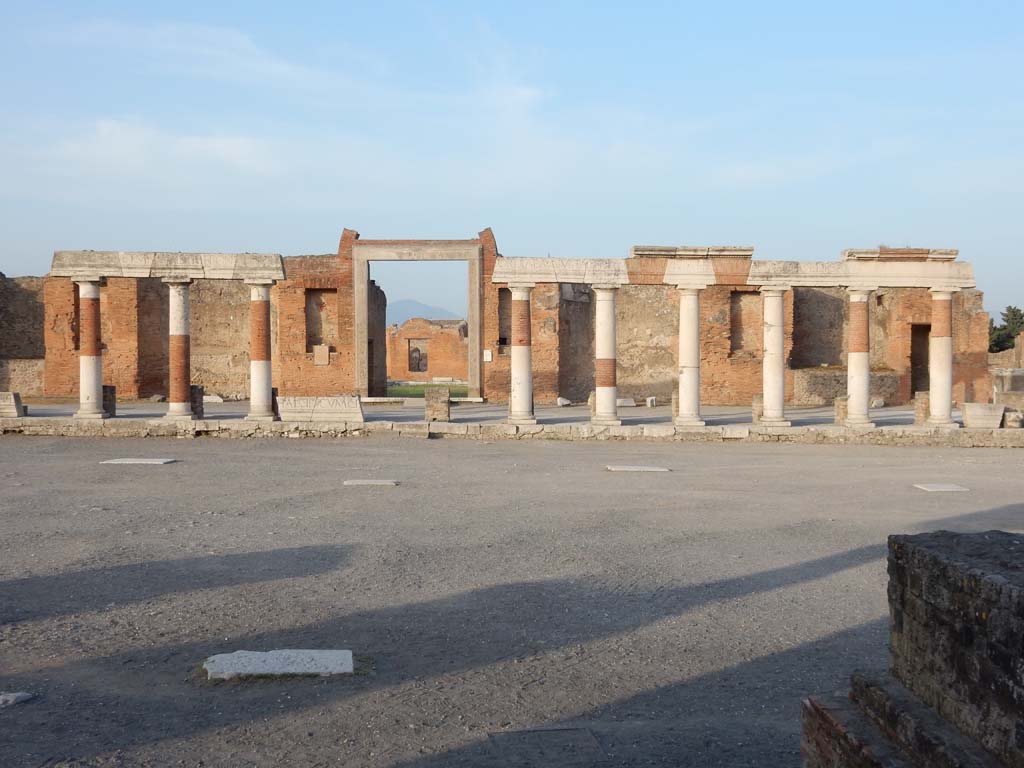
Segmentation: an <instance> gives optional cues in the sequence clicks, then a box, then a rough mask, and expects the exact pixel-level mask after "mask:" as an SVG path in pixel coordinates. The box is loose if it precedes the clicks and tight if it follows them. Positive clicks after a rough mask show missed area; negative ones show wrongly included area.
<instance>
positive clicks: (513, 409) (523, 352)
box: [508, 283, 537, 424]
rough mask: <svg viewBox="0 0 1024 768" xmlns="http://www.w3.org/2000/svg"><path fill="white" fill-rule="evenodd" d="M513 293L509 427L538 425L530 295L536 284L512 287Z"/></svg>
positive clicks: (510, 286)
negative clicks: (535, 402)
mask: <svg viewBox="0 0 1024 768" xmlns="http://www.w3.org/2000/svg"><path fill="white" fill-rule="evenodd" d="M509 288H510V289H511V290H512V301H511V305H512V307H511V308H512V328H511V332H512V338H511V342H512V344H511V347H512V348H511V350H510V352H511V357H512V360H511V392H510V393H509V399H508V421H509V423H510V424H536V423H537V420H536V419H535V418H534V416H533V369H532V368H533V359H532V358H533V353H532V348H531V346H530V293H531V291H532V290H533V283H522V284H519V285H514V284H513V285H509Z"/></svg>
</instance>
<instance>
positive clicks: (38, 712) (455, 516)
mask: <svg viewBox="0 0 1024 768" xmlns="http://www.w3.org/2000/svg"><path fill="white" fill-rule="evenodd" d="M132 456H135V457H143V456H144V457H172V458H177V459H179V463H176V464H171V465H166V466H154V465H139V466H123V465H122V466H119V465H100V464H99V462H100V461H101V460H103V459H109V458H118V457H132ZM607 464H653V465H659V466H664V467H668V468H670V469H671V470H672V472H667V473H664V472H662V473H642V474H640V473H635V474H634V473H630V474H626V473H611V472H607V471H605V470H604V467H605V465H607ZM1022 464H1024V453H1021V452H1014V451H995V450H992V451H990V450H977V449H976V450H965V451H955V450H946V449H906V448H904V449H896V448H870V447H853V446H828V447H819V446H799V445H794V446H788V445H730V444H725V445H717V444H716V445H702V444H692V445H686V444H683V445H678V444H650V445H646V444H637V443H629V444H624V443H598V444H594V443H546V442H530V443H515V442H501V443H495V444H489V443H480V442H476V441H474V442H467V441H456V440H453V441H442V440H438V441H421V440H408V439H400V438H388V437H385V436H381V437H375V438H366V439H360V440H352V439H349V440H342V441H336V442H332V441H299V440H280V441H269V440H258V441H220V440H216V441H215V440H160V439H147V440H139V441H129V440H113V439H101V440H87V439H64V440H62V439H50V438H25V437H15V436H8V437H4V438H0V491H2V492H0V534H2V535H0V690H3V691H28V692H30V693H33V694H35V696H36V698H35V699H34V700H32V701H30V702H27V703H23V704H18V705H16V706H14V707H11V708H9V709H5V710H3V711H0V765H3V766H5V768H6V767H10V768H15V767H17V766H50V767H53V766H164V765H170V766H178V765H184V766H199V765H203V766H248V765H258V766H328V765H345V766H403V767H408V768H411V767H412V766H415V767H416V768H434V767H436V766H449V765H467V766H469V765H472V766H669V765H671V766H701V767H704V766H773V767H774V766H784V767H785V766H792V767H793V768H795V767H796V766H799V765H800V757H799V702H800V699H801V698H802V697H803V696H805V695H807V694H808V693H812V692H816V691H822V690H826V691H827V690H835V689H839V688H841V687H844V685H845V679H846V677H847V676H848V674H849V672H850V671H851V670H852V669H854V668H856V667H882V666H884V665H885V664H886V653H887V651H886V634H887V618H886V616H887V613H886V601H885V583H886V575H885V547H884V545H885V539H886V536H887V535H888V534H890V533H896V532H913V531H922V530H932V529H936V528H948V529H955V530H988V529H991V528H1002V529H1007V530H1017V531H1020V530H1024V503H1022V499H1024V493H1022V491H1024V479H1022V478H1024V473H1022V468H1024V467H1022ZM364 478H375V479H396V480H399V481H401V485H399V486H397V487H386V486H344V485H343V483H344V481H345V480H348V479H364ZM927 482H953V483H960V484H962V485H965V486H967V487H968V488H970V489H971V492H970V493H949V494H928V493H924V492H922V491H919V490H916V489H914V488H913V487H912V486H913V484H914V483H927ZM274 648H345V649H351V650H352V651H353V652H354V653H355V654H356V668H357V669H356V671H357V674H356V675H354V676H352V677H348V678H344V679H342V678H335V679H309V678H302V679H293V680H287V681H282V680H255V681H247V682H241V683H238V682H235V683H221V684H211V683H208V682H205V681H204V680H203V679H202V676H201V675H200V674H199V673H198V671H197V666H198V665H199V664H200V663H201V662H202V660H203V659H204V658H205V657H207V656H209V655H212V654H215V653H225V652H230V651H234V650H239V649H246V650H271V649H274Z"/></svg>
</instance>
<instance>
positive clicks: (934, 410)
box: [928, 289, 958, 427]
mask: <svg viewBox="0 0 1024 768" xmlns="http://www.w3.org/2000/svg"><path fill="white" fill-rule="evenodd" d="M928 381H929V389H930V392H929V398H928V399H929V408H930V410H931V412H930V418H929V419H928V424H929V425H931V426H933V427H955V426H958V425H957V424H956V422H955V421H953V293H952V291H948V290H947V291H941V290H934V289H933V290H932V331H931V336H930V337H929V339H928Z"/></svg>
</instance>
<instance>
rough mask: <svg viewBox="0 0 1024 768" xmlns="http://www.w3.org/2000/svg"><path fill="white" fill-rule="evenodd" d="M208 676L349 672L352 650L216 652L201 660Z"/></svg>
mask: <svg viewBox="0 0 1024 768" xmlns="http://www.w3.org/2000/svg"><path fill="white" fill-rule="evenodd" d="M203 669H205V670H206V675H207V677H208V678H209V679H210V680H231V679H233V678H236V677H296V676H300V675H315V676H318V677H329V676H331V675H351V674H352V670H353V666H352V651H313V650H299V649H283V650H279V651H235V652H234V653H218V654H217V655H216V656H211V657H210V658H208V659H207V660H206V661H204V662H203Z"/></svg>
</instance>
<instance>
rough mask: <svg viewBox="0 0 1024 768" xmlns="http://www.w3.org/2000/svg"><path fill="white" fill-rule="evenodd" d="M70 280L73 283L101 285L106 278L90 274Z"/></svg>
mask: <svg viewBox="0 0 1024 768" xmlns="http://www.w3.org/2000/svg"><path fill="white" fill-rule="evenodd" d="M71 282H73V283H74V284H75V285H102V284H103V283H105V282H106V278H105V277H100V276H99V275H96V276H95V277H93V276H92V275H90V276H89V277H76V278H74V279H73V280H72V281H71Z"/></svg>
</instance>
